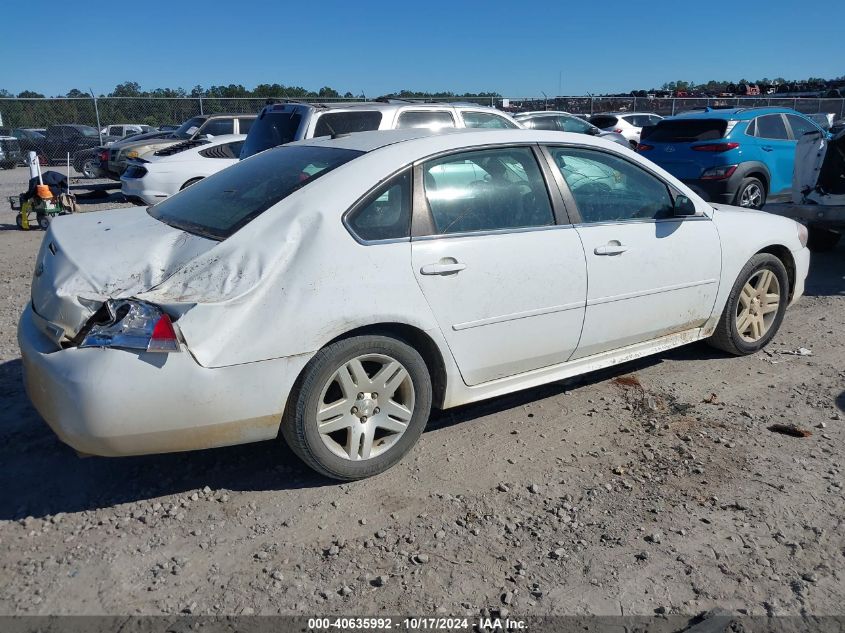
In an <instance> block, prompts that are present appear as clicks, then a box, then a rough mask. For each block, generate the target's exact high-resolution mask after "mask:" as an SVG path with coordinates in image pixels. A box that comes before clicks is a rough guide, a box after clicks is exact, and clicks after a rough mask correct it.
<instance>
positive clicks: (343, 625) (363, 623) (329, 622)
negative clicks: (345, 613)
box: [308, 617, 527, 631]
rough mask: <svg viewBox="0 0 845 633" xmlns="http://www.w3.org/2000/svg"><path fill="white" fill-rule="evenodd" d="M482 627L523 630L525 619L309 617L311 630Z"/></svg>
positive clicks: (438, 629) (476, 628)
mask: <svg viewBox="0 0 845 633" xmlns="http://www.w3.org/2000/svg"><path fill="white" fill-rule="evenodd" d="M473 627H474V629H475V630H481V631H525V630H527V627H526V624H525V621H524V620H520V619H511V618H493V617H486V618H485V617H482V618H477V619H470V618H446V617H436V618H426V617H418V618H413V617H412V618H391V617H374V618H373V617H370V618H368V617H347V618H344V617H334V618H309V619H308V630H310V631H366V630H376V631H385V630H393V629H395V630H400V631H402V630H404V631H462V630H470V629H471V628H473Z"/></svg>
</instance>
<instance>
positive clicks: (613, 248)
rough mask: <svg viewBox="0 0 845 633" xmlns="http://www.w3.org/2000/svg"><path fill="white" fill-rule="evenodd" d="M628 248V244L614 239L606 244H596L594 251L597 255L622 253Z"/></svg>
mask: <svg viewBox="0 0 845 633" xmlns="http://www.w3.org/2000/svg"><path fill="white" fill-rule="evenodd" d="M627 250H628V247H627V246H623V245H622V243H621V242H617V241H616V240H613V241H611V242H608V243H607V244H605V245H604V246H596V248H595V250H593V252H594V253H595V254H596V255H621V254H622V253H624V252H625V251H627Z"/></svg>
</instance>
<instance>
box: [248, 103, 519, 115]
mask: <svg viewBox="0 0 845 633" xmlns="http://www.w3.org/2000/svg"><path fill="white" fill-rule="evenodd" d="M285 106H304V107H306V108H314V109H315V110H319V111H322V112H325V111H329V110H379V111H394V110H399V109H402V108H404V109H413V110H482V111H485V110H488V111H491V112H496V113H499V114H504V115H505V116H510V113H509V112H504V111H503V110H499V109H498V108H493V107H490V106H485V105H477V104H474V103H445V102H429V103H421V102H417V101H402V100H394V101H389V102H388V101H344V102H340V103H303V102H298V101H284V102H279V103H269V104H267V105H266V106H265V107H264V109H265V110H267V109H270V110H272V109H274V107H276V108H278V109H279V110H283V109H284V107H285Z"/></svg>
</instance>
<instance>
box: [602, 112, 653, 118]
mask: <svg viewBox="0 0 845 633" xmlns="http://www.w3.org/2000/svg"><path fill="white" fill-rule="evenodd" d="M632 114H639V115H644V116H660V115H659V114H657V112H595V113H593V114H591V115H590V116H616V117H619V116H630V115H632Z"/></svg>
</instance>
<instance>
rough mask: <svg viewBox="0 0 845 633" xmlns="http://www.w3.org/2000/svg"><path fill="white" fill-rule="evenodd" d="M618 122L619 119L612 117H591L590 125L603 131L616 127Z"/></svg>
mask: <svg viewBox="0 0 845 633" xmlns="http://www.w3.org/2000/svg"><path fill="white" fill-rule="evenodd" d="M618 120H619V119H617V118H616V117H615V116H611V115H597V116H593V117H590V123H592V124H593V125H595V126H596V127H598V128H601V129H603V130H604V129H607V128H609V127H613V126H614V125H616V123H617V121H618Z"/></svg>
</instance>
